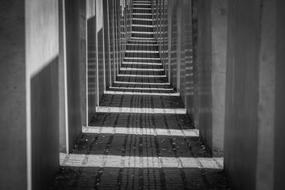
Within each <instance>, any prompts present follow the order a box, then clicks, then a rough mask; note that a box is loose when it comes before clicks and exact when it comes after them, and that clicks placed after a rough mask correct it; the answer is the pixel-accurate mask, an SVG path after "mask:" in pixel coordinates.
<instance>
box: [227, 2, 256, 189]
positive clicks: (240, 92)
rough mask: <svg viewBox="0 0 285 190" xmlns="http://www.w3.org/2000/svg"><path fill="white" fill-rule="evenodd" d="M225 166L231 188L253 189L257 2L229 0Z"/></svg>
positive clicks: (254, 167) (254, 180)
mask: <svg viewBox="0 0 285 190" xmlns="http://www.w3.org/2000/svg"><path fill="white" fill-rule="evenodd" d="M228 3H229V10H228V11H229V15H228V25H229V26H228V39H229V42H228V58H227V62H228V65H227V66H228V67H227V78H226V79H227V86H226V87H227V89H226V123H225V124H226V125H225V126H226V128H225V169H226V172H227V173H228V174H229V176H230V180H231V183H232V186H233V187H234V189H244V190H253V189H256V168H257V166H256V159H257V129H258V102H259V81H258V79H259V76H258V75H259V48H260V41H259V40H260V16H261V15H260V14H261V13H260V11H261V4H260V1H245V0H244V1H237V0H234V1H230V2H228Z"/></svg>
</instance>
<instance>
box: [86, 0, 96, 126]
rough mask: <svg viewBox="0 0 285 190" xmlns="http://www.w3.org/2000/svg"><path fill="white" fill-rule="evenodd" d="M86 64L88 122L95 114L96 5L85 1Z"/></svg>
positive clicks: (91, 1) (89, 0)
mask: <svg viewBox="0 0 285 190" xmlns="http://www.w3.org/2000/svg"><path fill="white" fill-rule="evenodd" d="M87 63H88V120H89V121H88V122H90V120H91V119H92V116H93V115H94V114H95V113H96V109H95V108H96V101H97V90H96V81H97V67H96V63H97V54H96V3H95V0H88V1H87Z"/></svg>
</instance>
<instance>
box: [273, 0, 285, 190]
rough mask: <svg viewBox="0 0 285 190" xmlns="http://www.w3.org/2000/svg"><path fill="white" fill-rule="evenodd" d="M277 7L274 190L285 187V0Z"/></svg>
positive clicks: (278, 0)
mask: <svg viewBox="0 0 285 190" xmlns="http://www.w3.org/2000/svg"><path fill="white" fill-rule="evenodd" d="M276 7H277V11H276V12H277V19H276V20H277V24H276V26H277V36H276V39H277V46H276V47H277V50H276V69H275V70H276V78H275V80H276V83H275V93H276V96H275V98H276V99H275V105H276V107H275V114H276V115H275V127H274V129H275V141H274V163H275V165H274V174H275V175H274V177H275V178H274V190H279V189H285V184H284V176H285V165H284V160H285V153H284V151H283V150H285V142H284V134H285V128H284V126H285V117H284V111H283V110H284V106H285V99H284V97H285V90H284V81H285V75H284V73H285V65H284V60H285V54H284V52H285V38H284V33H285V25H284V18H285V10H284V8H285V2H284V1H282V0H277V1H276Z"/></svg>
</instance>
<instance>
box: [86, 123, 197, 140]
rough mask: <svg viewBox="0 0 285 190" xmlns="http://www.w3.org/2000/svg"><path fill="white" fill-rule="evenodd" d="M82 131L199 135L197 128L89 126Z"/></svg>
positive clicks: (179, 135) (94, 132) (95, 132)
mask: <svg viewBox="0 0 285 190" xmlns="http://www.w3.org/2000/svg"><path fill="white" fill-rule="evenodd" d="M82 132H83V133H88V134H126V135H151V136H172V137H199V130H198V129H182V130H181V129H161V128H139V127H105V126H90V127H82Z"/></svg>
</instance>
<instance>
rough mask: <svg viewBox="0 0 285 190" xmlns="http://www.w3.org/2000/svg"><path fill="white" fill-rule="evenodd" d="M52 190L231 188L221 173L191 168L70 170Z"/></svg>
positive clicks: (58, 177)
mask: <svg viewBox="0 0 285 190" xmlns="http://www.w3.org/2000/svg"><path fill="white" fill-rule="evenodd" d="M51 189H52V190H78V189H80V190H94V189H102V190H113V189H116V190H120V189H122V190H124V189H126V190H127V189H128V190H136V189H138V190H143V189H146V190H152V189H154V190H166V189H168V190H185V189H189V190H190V189H193V190H208V189H211V190H218V189H224V190H226V189H229V188H228V185H227V182H226V179H225V177H224V173H223V172H222V171H220V170H211V169H203V170H201V169H190V168H179V169H178V168H70V167H63V168H61V170H60V171H59V173H58V176H57V178H56V180H55V185H54V186H53V187H52V188H51Z"/></svg>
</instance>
